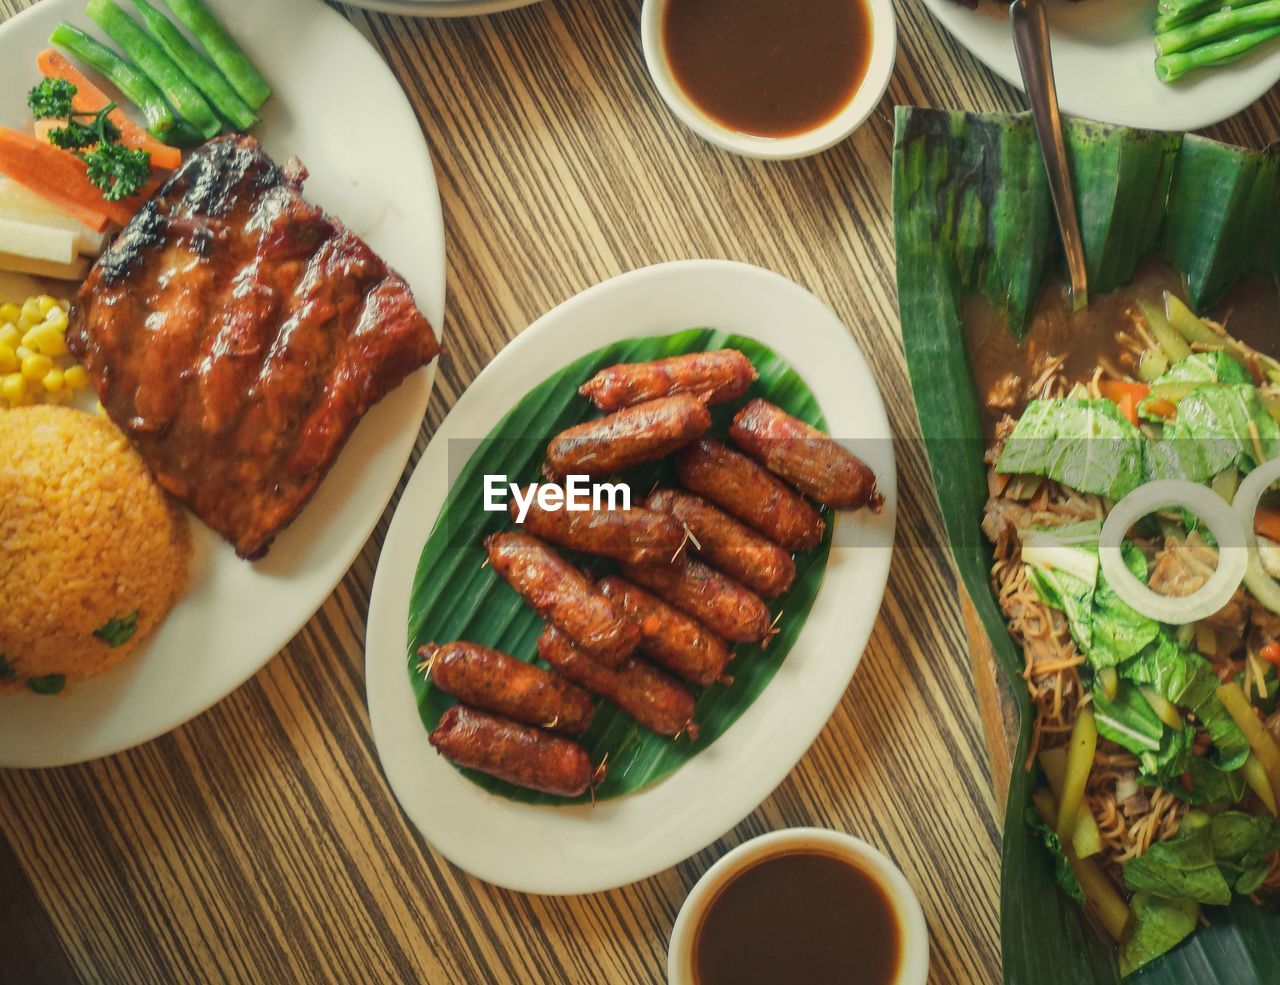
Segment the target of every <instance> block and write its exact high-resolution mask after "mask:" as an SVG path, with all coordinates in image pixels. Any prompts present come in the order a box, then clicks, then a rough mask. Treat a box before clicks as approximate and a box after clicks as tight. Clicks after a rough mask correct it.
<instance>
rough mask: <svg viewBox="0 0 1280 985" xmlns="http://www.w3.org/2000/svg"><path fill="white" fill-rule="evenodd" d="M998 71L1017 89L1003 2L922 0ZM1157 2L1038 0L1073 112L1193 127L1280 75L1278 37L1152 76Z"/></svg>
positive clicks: (1219, 116)
mask: <svg viewBox="0 0 1280 985" xmlns="http://www.w3.org/2000/svg"><path fill="white" fill-rule="evenodd" d="M924 2H925V5H926V6H927V7H928V8H929V10H930V12H931V13H932V14H933V16H935V17H936V18H938V20H940V21H942V23H943V25H944V26H945V27H946V28H947V30H948V31H950V32H951V33H952V34H953V35H955V37H956V40H957V41H959V42H960V43H961V44H962V45H964V46H965V47H966V48H968V49H969V50H970V51H971V52H972V53H973V54H974V55H975V56H976V57H977V58H979V59H980V60H981V61H982V62H984V63H985V64H986V65H987V67H988V68H990V69H991V70H992V71H993V72H995V73H996V74H997V75H1000V76H1002V77H1003V78H1004V79H1006V80H1007V81H1009V82H1010V83H1012V84H1013V85H1015V86H1017V87H1018V88H1019V89H1021V88H1022V76H1021V74H1020V73H1019V71H1018V59H1017V56H1016V55H1015V54H1014V51H1013V36H1012V34H1011V33H1010V30H1009V18H1008V5H1007V4H1000V3H997V2H994V0H982V2H981V4H980V5H979V7H978V9H977V10H970V9H969V8H968V7H965V6H962V5H961V4H959V3H956V2H955V0H924ZM1155 8H1156V5H1155V0H1084V2H1083V3H1073V2H1071V0H1046V2H1045V9H1046V11H1047V12H1048V15H1049V25H1050V31H1051V33H1052V44H1053V70H1054V75H1055V77H1056V79H1057V83H1058V101H1059V102H1060V103H1061V105H1062V110H1063V112H1064V113H1069V114H1071V115H1072V116H1081V117H1086V118H1088V119H1091V120H1102V121H1104V122H1107V123H1120V124H1123V125H1124V126H1130V127H1142V128H1145V129H1149V130H1199V129H1201V128H1202V127H1207V126H1212V125H1213V124H1214V123H1218V122H1219V121H1221V120H1225V119H1226V118H1227V117H1229V116H1234V115H1235V114H1236V113H1238V112H1240V111H1241V110H1242V109H1244V108H1245V107H1246V106H1248V105H1249V104H1250V103H1252V102H1254V101H1255V100H1256V99H1259V98H1260V97H1262V96H1263V95H1264V94H1265V93H1266V92H1267V91H1268V90H1269V89H1270V88H1271V87H1272V86H1274V85H1275V84H1276V82H1280V44H1277V43H1276V42H1272V43H1270V44H1267V45H1264V46H1262V48H1261V49H1259V50H1257V51H1254V52H1252V53H1251V54H1250V55H1249V56H1248V57H1247V58H1245V59H1243V60H1241V61H1239V62H1236V63H1235V64H1233V65H1226V66H1223V67H1221V68H1211V69H1205V70H1203V71H1199V72H1193V73H1191V75H1189V76H1187V77H1186V78H1184V79H1181V80H1180V81H1178V82H1175V83H1173V84H1172V85H1170V84H1168V83H1164V82H1161V81H1160V80H1159V79H1157V78H1156V70H1155V59H1156V52H1155V29H1154V27H1153V21H1154V20H1155Z"/></svg>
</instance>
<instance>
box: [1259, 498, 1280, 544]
mask: <svg viewBox="0 0 1280 985" xmlns="http://www.w3.org/2000/svg"><path fill="white" fill-rule="evenodd" d="M1253 530H1254V533H1259V534H1262V536H1263V537H1266V538H1267V540H1275V541H1280V510H1277V509H1274V508H1273V507H1270V506H1259V507H1258V509H1257V510H1256V511H1255V512H1254V514H1253Z"/></svg>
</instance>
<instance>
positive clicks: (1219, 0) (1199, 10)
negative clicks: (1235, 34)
mask: <svg viewBox="0 0 1280 985" xmlns="http://www.w3.org/2000/svg"><path fill="white" fill-rule="evenodd" d="M1262 2H1263V0H1195V2H1193V3H1189V4H1186V5H1184V6H1183V7H1182V8H1180V9H1177V10H1171V11H1169V12H1167V13H1166V12H1165V10H1164V5H1163V4H1162V5H1161V7H1160V11H1161V12H1160V14H1158V15H1157V16H1156V34H1164V33H1166V32H1167V31H1172V30H1173V29H1174V28H1175V27H1182V26H1183V25H1184V24H1190V23H1191V22H1192V21H1198V20H1200V19H1201V18H1203V17H1207V16H1208V15H1209V14H1215V13H1217V12H1218V11H1221V10H1239V9H1240V8H1241V7H1252V6H1253V5H1254V4H1255V3H1262Z"/></svg>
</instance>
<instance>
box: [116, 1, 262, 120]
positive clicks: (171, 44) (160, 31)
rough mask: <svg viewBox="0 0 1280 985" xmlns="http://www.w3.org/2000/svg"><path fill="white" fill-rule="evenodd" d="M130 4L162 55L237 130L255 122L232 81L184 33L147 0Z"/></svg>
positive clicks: (254, 117)
mask: <svg viewBox="0 0 1280 985" xmlns="http://www.w3.org/2000/svg"><path fill="white" fill-rule="evenodd" d="M133 4H134V6H135V7H137V8H138V12H139V13H141V14H142V21H143V23H144V24H146V26H147V30H148V31H150V32H151V36H152V37H153V38H155V40H156V42H157V43H158V44H159V45H160V47H161V48H163V49H164V51H165V54H166V55H168V56H169V57H170V58H172V59H173V61H174V62H175V63H176V64H177V66H178V67H179V68H180V69H182V71H183V72H184V73H185V74H186V76H187V78H189V79H190V80H191V81H192V82H193V83H195V87H196V88H197V89H199V90H200V92H201V93H202V94H203V95H204V97H205V99H207V100H208V101H209V102H210V103H211V104H212V105H213V108H214V109H215V110H217V111H218V113H220V114H221V115H222V116H223V118H224V119H226V120H227V121H228V122H229V123H230V124H231V125H232V126H234V127H236V128H237V129H239V130H248V129H249V128H250V127H251V126H253V125H254V124H255V123H257V122H258V117H257V116H256V115H255V114H254V112H253V110H251V109H250V108H249V104H248V103H246V102H245V101H244V100H243V99H241V98H240V96H239V95H238V94H237V93H236V91H235V89H233V88H231V83H230V82H228V81H227V80H226V77H225V76H224V75H223V74H222V73H221V72H219V71H218V68H217V66H216V65H214V64H213V63H212V62H211V61H209V59H207V58H205V57H204V55H202V54H200V52H199V51H197V50H196V46H195V45H193V44H192V43H191V42H190V41H188V40H187V38H186V35H184V34H183V33H182V32H181V31H179V30H178V29H177V27H175V26H174V23H173V21H171V20H169V18H167V17H166V16H165V15H164V14H162V13H160V11H159V10H157V9H156V8H155V7H153V6H152V5H151V4H150V3H149V2H148V0H133Z"/></svg>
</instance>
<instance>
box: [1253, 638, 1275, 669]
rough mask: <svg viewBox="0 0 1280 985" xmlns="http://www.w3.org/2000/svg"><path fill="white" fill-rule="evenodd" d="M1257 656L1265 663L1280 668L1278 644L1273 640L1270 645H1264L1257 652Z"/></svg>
mask: <svg viewBox="0 0 1280 985" xmlns="http://www.w3.org/2000/svg"><path fill="white" fill-rule="evenodd" d="M1258 656H1260V657H1261V658H1262V659H1263V660H1265V661H1266V662H1267V663H1270V664H1275V665H1276V666H1277V667H1280V643H1276V642H1275V641H1274V640H1273V641H1272V642H1270V643H1264V644H1263V645H1262V649H1260V650H1259V651H1258Z"/></svg>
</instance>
